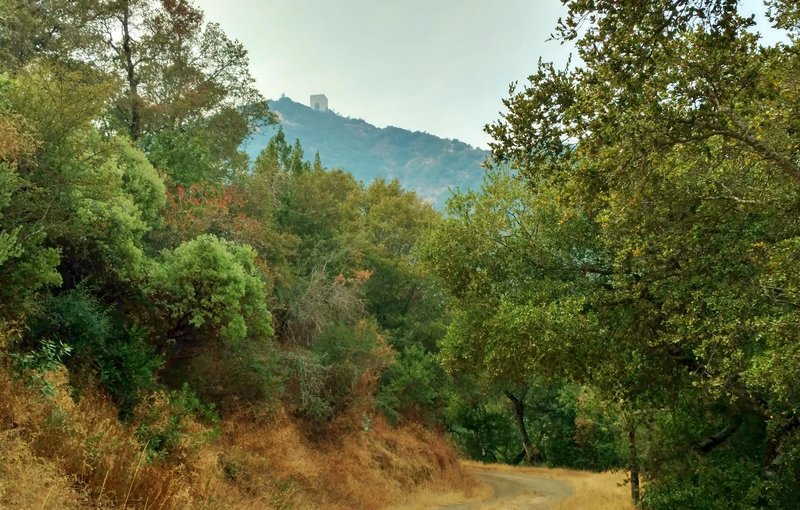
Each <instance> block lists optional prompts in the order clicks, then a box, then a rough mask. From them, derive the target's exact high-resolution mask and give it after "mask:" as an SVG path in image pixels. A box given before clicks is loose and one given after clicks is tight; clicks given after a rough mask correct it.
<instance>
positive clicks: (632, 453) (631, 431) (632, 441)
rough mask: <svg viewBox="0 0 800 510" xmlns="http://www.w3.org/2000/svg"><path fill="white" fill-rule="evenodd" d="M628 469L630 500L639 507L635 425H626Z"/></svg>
mask: <svg viewBox="0 0 800 510" xmlns="http://www.w3.org/2000/svg"><path fill="white" fill-rule="evenodd" d="M628 455H629V457H628V469H629V470H630V472H631V500H632V501H633V504H634V506H636V507H638V506H639V455H638V453H637V452H636V425H635V424H634V423H628Z"/></svg>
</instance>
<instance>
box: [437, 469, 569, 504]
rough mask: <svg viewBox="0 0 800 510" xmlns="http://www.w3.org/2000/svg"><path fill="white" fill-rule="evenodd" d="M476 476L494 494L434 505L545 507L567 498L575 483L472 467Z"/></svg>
mask: <svg viewBox="0 0 800 510" xmlns="http://www.w3.org/2000/svg"><path fill="white" fill-rule="evenodd" d="M472 472H473V473H474V474H475V476H476V477H478V478H479V479H481V480H482V481H484V482H486V483H487V484H488V485H490V486H491V487H492V489H493V494H492V496H491V497H489V498H486V499H482V500H480V501H469V502H464V503H457V504H451V505H444V506H438V507H434V508H436V509H437V510H500V509H503V510H523V509H525V510H543V509H547V508H551V507H552V506H553V505H555V504H556V503H559V502H560V501H562V500H564V499H566V498H567V497H569V496H570V495H572V493H573V488H572V486H571V485H570V484H569V483H567V482H563V481H560V480H553V479H551V478H544V477H539V476H536V475H530V474H525V473H502V472H497V471H490V470H486V469H473V470H472Z"/></svg>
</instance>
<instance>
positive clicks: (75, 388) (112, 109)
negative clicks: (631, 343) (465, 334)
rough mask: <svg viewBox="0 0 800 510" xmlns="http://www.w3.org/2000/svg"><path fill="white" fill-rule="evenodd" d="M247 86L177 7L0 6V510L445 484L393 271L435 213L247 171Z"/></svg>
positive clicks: (279, 156)
mask: <svg viewBox="0 0 800 510" xmlns="http://www.w3.org/2000/svg"><path fill="white" fill-rule="evenodd" d="M248 65H249V63H248V58H247V52H246V51H245V49H244V48H243V47H242V45H241V44H239V43H238V42H236V41H234V40H231V39H229V38H228V37H227V36H226V35H225V33H223V32H222V30H221V29H220V27H219V26H218V25H216V24H214V23H210V22H206V20H205V19H204V16H203V13H202V12H201V11H199V10H198V9H197V8H196V7H194V6H193V5H192V4H191V3H190V2H187V1H164V2H157V1H154V0H131V1H120V2H105V1H94V0H85V1H80V2H75V1H67V0H64V1H48V2H28V1H10V2H3V3H2V4H0V69H2V74H0V221H1V222H2V223H1V224H0V282H2V283H1V284H0V459H2V460H0V507H3V508H9V507H10V508H59V509H61V508H90V507H91V508H96V507H98V508H130V507H137V508H252V507H253V505H256V506H258V507H259V508H266V507H271V508H294V507H302V508H309V507H327V508H378V507H381V506H383V505H385V504H387V503H388V502H390V501H397V500H398V499H399V498H401V497H403V495H404V494H407V493H409V492H410V491H412V490H413V489H414V488H417V487H420V486H423V485H426V484H427V485H433V486H438V487H444V486H463V484H464V482H465V480H466V478H465V477H464V474H463V472H462V471H461V469H460V467H459V466H458V464H457V463H456V459H455V453H454V451H453V450H452V448H451V447H450V446H449V445H447V444H446V443H445V441H444V440H443V439H442V437H441V435H440V434H438V433H437V432H435V431H434V429H433V428H431V427H433V426H434V425H435V424H436V423H437V421H438V419H439V418H438V417H439V416H440V413H439V409H440V408H441V405H442V404H441V397H440V395H441V394H442V393H441V392H442V391H443V390H442V388H443V387H444V386H445V385H444V383H442V382H440V381H443V380H444V376H443V372H442V371H441V370H440V369H439V368H438V367H437V366H436V365H435V363H434V362H433V358H432V355H431V352H432V350H434V349H435V345H436V343H437V340H438V337H439V335H440V334H441V332H442V331H443V325H442V321H443V320H444V317H445V316H446V314H445V305H446V300H445V298H444V297H443V295H442V293H441V291H440V290H439V288H438V287H437V285H436V284H435V282H433V280H432V278H431V277H430V275H429V274H428V273H427V272H425V271H424V270H423V269H422V268H421V267H420V266H419V265H418V264H416V262H415V258H414V250H415V246H416V245H417V243H418V240H419V239H420V238H421V236H422V235H423V233H424V232H426V231H427V230H428V229H429V228H430V227H432V226H433V225H434V224H436V223H437V222H438V221H440V215H439V214H438V213H437V212H435V211H434V209H433V208H432V207H431V206H430V205H428V204H427V203H425V202H424V201H423V200H421V199H420V198H419V197H418V196H417V195H415V194H414V193H412V192H408V191H405V190H404V189H402V188H401V187H400V186H399V184H398V183H397V181H384V180H381V179H377V180H374V181H372V182H371V183H370V184H369V186H365V185H363V184H361V183H359V182H358V181H357V180H356V179H355V178H354V177H353V176H352V175H351V174H349V173H346V172H344V171H342V170H327V169H325V168H324V167H323V166H322V164H321V163H320V162H317V164H315V165H311V164H309V163H307V162H305V161H304V160H303V158H302V157H301V151H302V148H301V147H300V146H299V145H295V146H290V145H287V144H286V143H285V141H284V140H283V139H282V138H275V139H274V140H272V141H271V142H270V143H269V144H268V145H267V146H266V147H265V149H264V150H263V151H262V152H261V153H260V154H259V155H258V157H257V158H255V159H254V160H249V158H248V157H247V155H246V154H245V153H244V152H241V151H240V147H241V145H242V143H243V141H244V140H246V139H247V137H248V136H249V135H250V134H252V133H254V132H255V131H256V130H257V129H259V128H263V127H264V126H267V125H270V124H272V123H274V122H275V120H276V118H275V115H274V114H273V113H272V112H270V111H269V110H268V109H267V106H266V101H265V100H264V98H263V97H261V94H260V93H259V92H258V91H257V90H256V89H255V88H254V87H253V79H252V77H251V75H250V72H249V68H248ZM334 464H335V465H338V466H339V467H340V469H337V470H335V471H331V470H329V469H325V470H323V469H321V467H322V466H330V465H334Z"/></svg>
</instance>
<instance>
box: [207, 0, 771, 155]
mask: <svg viewBox="0 0 800 510" xmlns="http://www.w3.org/2000/svg"><path fill="white" fill-rule="evenodd" d="M196 3H197V5H198V6H200V7H201V8H202V9H203V11H205V13H206V19H207V20H208V21H212V22H218V23H220V25H221V26H222V28H223V30H224V31H225V32H226V33H227V34H228V36H229V37H232V38H235V39H238V40H239V41H241V42H242V43H243V44H244V46H245V47H246V48H247V49H248V51H249V54H250V64H251V70H252V73H253V76H254V77H255V78H256V82H257V86H258V88H259V89H260V90H261V92H262V94H264V96H266V97H267V98H269V99H278V98H279V97H280V96H281V94H286V95H287V96H289V97H290V98H292V99H293V100H295V101H297V102H300V103H303V104H308V101H309V96H310V95H311V94H325V95H326V96H327V97H328V103H329V107H330V108H331V109H333V110H335V111H336V112H338V113H339V114H341V115H345V116H348V117H356V118H362V119H364V120H366V121H367V122H369V123H371V124H375V125H377V126H379V127H384V126H387V125H392V126H398V127H402V128H406V129H410V130H413V131H426V132H428V133H431V134H434V135H437V136H440V137H443V138H457V139H459V140H461V141H463V142H466V143H468V144H470V145H473V146H476V147H482V148H486V147H487V143H488V142H489V136H488V135H486V134H485V133H484V132H483V127H484V125H485V124H487V123H491V122H493V121H495V120H497V119H498V118H499V116H500V113H499V112H500V111H501V110H502V109H503V106H502V99H503V98H505V97H506V96H507V95H508V85H509V84H510V83H511V82H513V81H520V82H524V81H525V80H526V79H527V77H528V76H529V75H530V74H532V73H533V72H534V71H535V69H536V64H537V62H538V60H539V58H542V59H543V60H545V61H553V62H555V63H556V64H558V65H560V66H563V65H564V64H566V62H567V59H568V58H569V55H570V52H571V51H572V48H571V47H569V46H563V45H561V44H560V43H559V42H558V41H554V40H550V35H551V34H552V33H553V31H554V29H555V26H556V23H557V20H558V18H559V17H560V16H563V15H564V14H565V13H566V9H565V8H564V7H563V6H562V4H561V1H560V0H392V1H388V0H225V1H220V0H197V1H196ZM760 5H761V2H760V0H744V2H743V10H744V11H745V12H758V11H762V10H763V8H762V7H760ZM758 28H759V30H760V31H762V33H765V35H766V36H767V39H770V38H774V34H771V33H770V30H769V28H768V26H766V22H765V20H764V19H763V16H761V17H760V18H759V26H758Z"/></svg>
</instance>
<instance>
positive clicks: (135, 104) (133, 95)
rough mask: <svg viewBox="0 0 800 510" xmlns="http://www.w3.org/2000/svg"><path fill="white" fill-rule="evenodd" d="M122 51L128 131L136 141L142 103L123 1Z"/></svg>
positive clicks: (128, 8) (126, 8) (128, 14)
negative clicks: (127, 104) (129, 110)
mask: <svg viewBox="0 0 800 510" xmlns="http://www.w3.org/2000/svg"><path fill="white" fill-rule="evenodd" d="M121 21H122V53H123V57H124V58H125V72H126V75H127V78H128V94H129V95H130V103H131V104H130V107H131V112H130V118H129V119H128V122H129V124H128V131H129V133H130V135H131V140H133V141H136V140H138V139H139V137H140V136H141V133H142V105H141V100H140V98H139V79H138V78H137V77H136V63H134V61H133V58H134V57H133V48H132V47H131V41H132V38H131V33H130V4H129V3H128V2H126V3H125V10H124V12H123V13H122V20H121Z"/></svg>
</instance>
